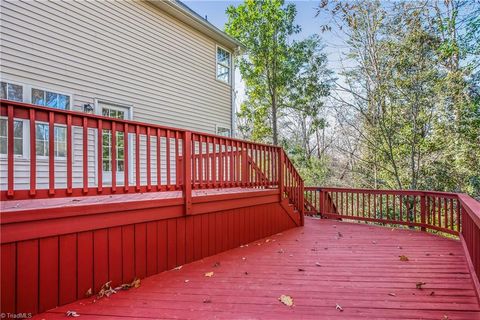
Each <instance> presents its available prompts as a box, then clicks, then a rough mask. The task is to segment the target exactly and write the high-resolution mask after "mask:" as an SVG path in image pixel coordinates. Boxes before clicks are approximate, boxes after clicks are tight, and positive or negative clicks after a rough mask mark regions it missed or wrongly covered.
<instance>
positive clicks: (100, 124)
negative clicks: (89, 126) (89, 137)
mask: <svg viewBox="0 0 480 320" xmlns="http://www.w3.org/2000/svg"><path fill="white" fill-rule="evenodd" d="M97 189H98V193H102V191H103V122H102V119H99V120H98V125H97Z"/></svg>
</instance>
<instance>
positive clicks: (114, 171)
mask: <svg viewBox="0 0 480 320" xmlns="http://www.w3.org/2000/svg"><path fill="white" fill-rule="evenodd" d="M116 125H117V124H116V122H115V121H112V131H111V132H112V149H111V152H112V156H111V158H112V192H116V191H117V128H116Z"/></svg>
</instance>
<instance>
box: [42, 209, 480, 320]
mask: <svg viewBox="0 0 480 320" xmlns="http://www.w3.org/2000/svg"><path fill="white" fill-rule="evenodd" d="M305 220H306V221H305V227H303V228H296V229H292V230H289V231H286V232H283V234H277V235H274V236H272V237H269V238H265V239H263V240H261V241H256V242H254V243H250V244H248V246H242V247H239V248H236V249H234V250H230V251H227V252H224V253H221V254H218V255H215V256H212V257H209V258H206V259H203V260H200V261H197V262H193V263H190V264H187V265H184V266H183V267H182V268H180V269H178V270H170V271H167V272H164V273H161V274H159V275H156V276H152V277H150V278H147V279H144V280H142V283H141V286H140V287H139V288H138V289H130V290H128V291H122V292H119V293H118V294H114V295H112V296H111V297H109V298H102V299H99V300H96V301H95V300H94V299H93V298H89V299H85V300H81V301H78V302H75V303H72V304H69V305H66V306H63V307H59V308H56V309H53V310H51V311H50V312H47V313H43V314H41V315H38V318H39V319H52V318H64V317H65V312H66V311H67V310H72V311H76V312H77V313H78V314H80V318H79V319H90V318H97V319H106V318H118V317H134V318H156V319H159V318H161V319H167V318H168V319H169V318H180V319H280V318H282V319H300V318H302V319H330V318H332V319H437V320H440V319H443V320H447V319H449V320H453V319H469V320H472V319H480V308H479V303H478V300H477V297H476V294H475V290H474V285H473V282H472V280H471V278H470V274H469V270H468V267H467V263H466V259H465V256H464V252H463V249H462V245H461V243H460V242H459V241H458V240H451V239H446V238H441V237H439V236H434V235H431V234H427V233H421V232H416V231H410V230H397V229H390V228H385V227H375V226H369V225H365V224H354V223H346V222H338V221H332V220H315V219H311V218H310V219H309V218H306V219H305ZM402 255H403V256H405V257H407V258H408V261H401V260H400V257H399V256H402ZM210 272H213V274H210V275H211V277H209V276H207V275H209V274H208V273H210ZM417 283H424V284H422V285H421V288H420V289H418V288H416V286H417ZM281 295H289V296H291V297H292V298H293V302H294V306H292V307H288V306H286V305H283V304H282V303H280V302H279V300H278V298H279V297H280V296H281ZM342 310H343V311H342Z"/></svg>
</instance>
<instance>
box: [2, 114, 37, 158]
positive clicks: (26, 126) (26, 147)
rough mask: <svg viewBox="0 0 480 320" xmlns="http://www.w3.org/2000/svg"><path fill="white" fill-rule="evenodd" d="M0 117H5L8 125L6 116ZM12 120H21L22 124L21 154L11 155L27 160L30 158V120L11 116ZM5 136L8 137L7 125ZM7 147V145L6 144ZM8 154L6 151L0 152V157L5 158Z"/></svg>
mask: <svg viewBox="0 0 480 320" xmlns="http://www.w3.org/2000/svg"><path fill="white" fill-rule="evenodd" d="M0 119H5V120H7V125H8V117H1V116H0ZM13 120H14V121H21V122H22V126H23V145H22V149H23V154H22V155H19V154H14V155H13V157H14V158H15V159H21V160H29V159H30V120H26V119H18V118H13ZM7 137H8V127H7ZM7 147H8V146H7ZM7 158H8V154H6V153H0V159H7Z"/></svg>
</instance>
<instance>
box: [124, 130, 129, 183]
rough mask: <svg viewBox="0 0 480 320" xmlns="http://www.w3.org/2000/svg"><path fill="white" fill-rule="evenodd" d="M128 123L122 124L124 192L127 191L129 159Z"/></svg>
mask: <svg viewBox="0 0 480 320" xmlns="http://www.w3.org/2000/svg"><path fill="white" fill-rule="evenodd" d="M128 132H129V130H128V123H124V125H123V171H124V172H123V173H124V177H123V185H124V190H125V192H128V191H129V178H130V177H129V159H130V151H129V146H128Z"/></svg>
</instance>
